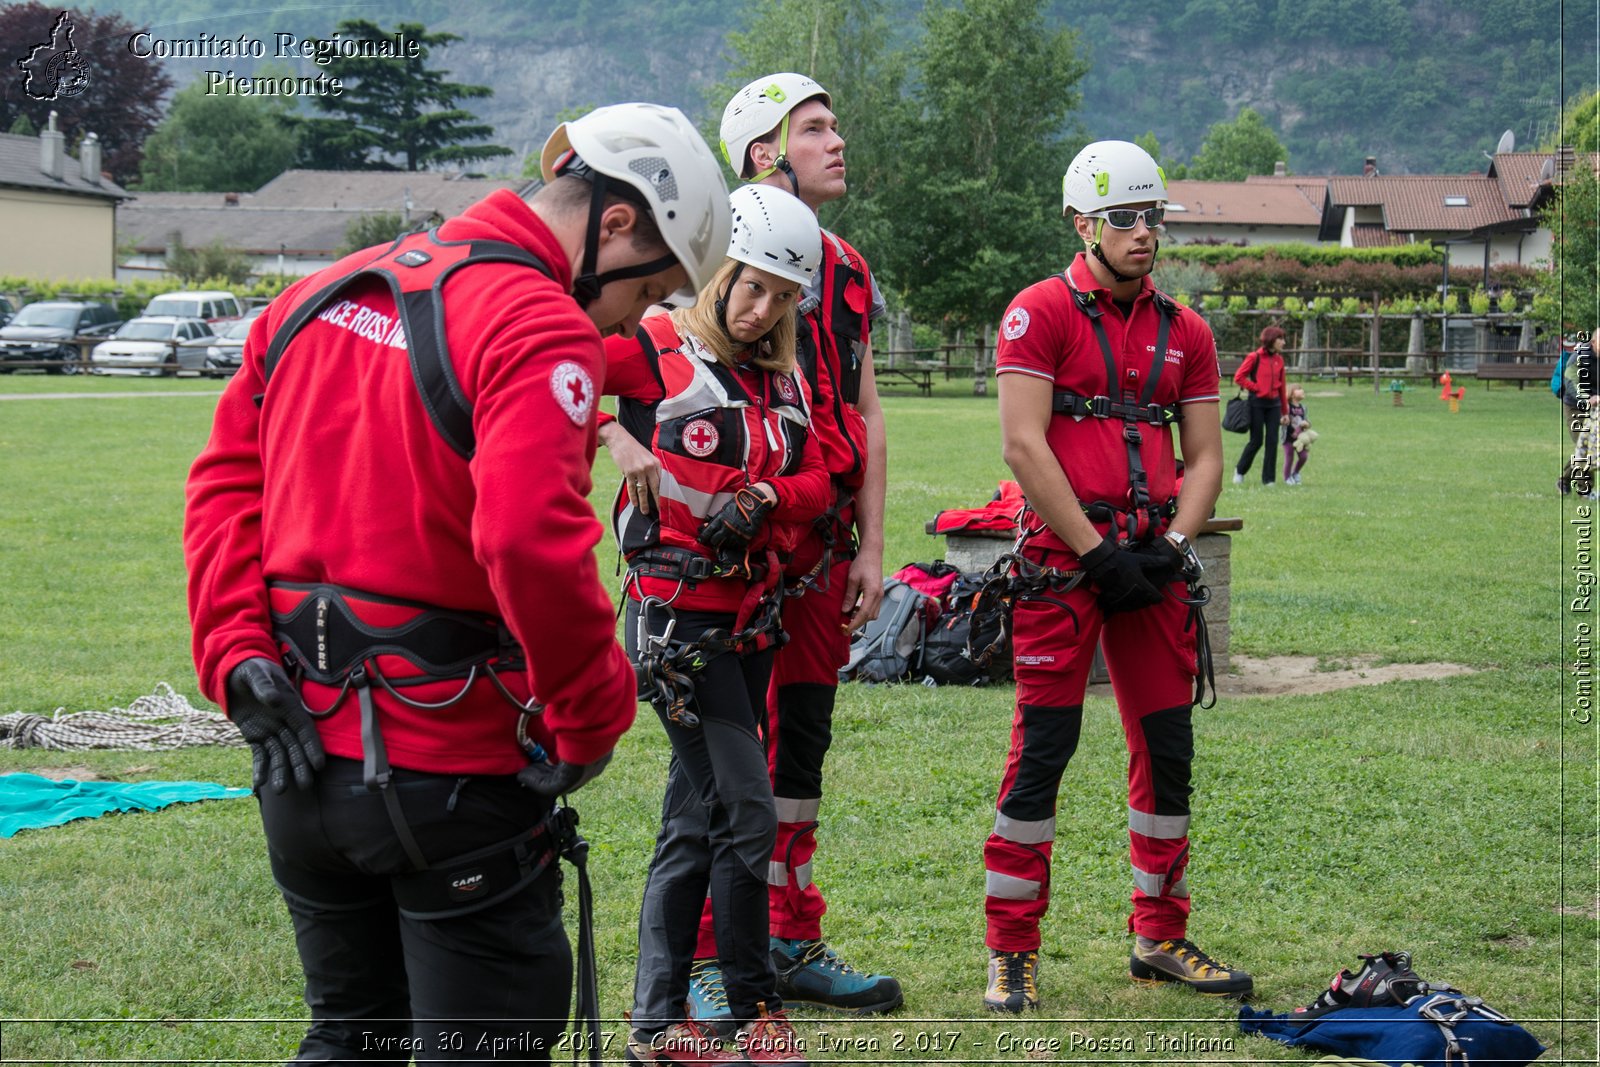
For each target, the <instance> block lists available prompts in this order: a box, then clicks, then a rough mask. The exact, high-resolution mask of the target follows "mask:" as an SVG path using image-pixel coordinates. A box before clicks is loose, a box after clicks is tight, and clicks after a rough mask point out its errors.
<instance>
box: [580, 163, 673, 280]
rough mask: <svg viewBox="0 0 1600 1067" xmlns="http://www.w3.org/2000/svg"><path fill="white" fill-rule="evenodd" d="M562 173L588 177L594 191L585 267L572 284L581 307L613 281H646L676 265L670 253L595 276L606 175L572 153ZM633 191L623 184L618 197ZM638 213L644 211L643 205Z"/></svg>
mask: <svg viewBox="0 0 1600 1067" xmlns="http://www.w3.org/2000/svg"><path fill="white" fill-rule="evenodd" d="M559 173H562V174H576V175H578V176H579V177H583V178H587V179H588V181H589V185H590V188H591V189H592V191H591V192H590V194H589V223H588V226H587V228H586V230H585V232H584V239H583V265H582V267H581V269H580V270H579V273H578V277H577V280H576V281H574V282H573V283H572V296H573V299H575V300H577V302H578V306H579V307H580V308H584V309H585V310H587V309H588V307H589V305H590V304H592V303H594V302H595V301H596V300H598V299H599V298H600V291H601V290H602V289H604V288H605V287H606V286H608V285H610V284H611V283H612V282H620V281H625V280H626V279H628V278H645V277H648V276H649V275H652V274H656V273H658V272H660V271H664V270H666V269H668V268H669V267H672V266H675V265H676V264H677V262H678V257H677V256H675V255H672V254H671V253H670V252H669V253H668V254H667V255H664V256H661V257H660V258H658V259H652V260H650V261H649V262H647V263H635V264H633V265H632V266H628V267H618V268H617V269H616V270H608V271H606V272H605V273H604V274H596V273H595V267H596V265H597V263H598V261H599V258H600V216H601V215H602V214H603V213H604V212H605V203H606V186H607V180H606V176H605V175H604V174H602V173H600V172H599V171H597V170H591V169H590V168H589V167H588V165H587V164H585V163H584V162H583V161H582V160H581V159H579V158H578V156H577V155H576V154H573V156H572V158H571V159H570V160H569V161H568V162H567V163H566V164H565V165H564V166H563V167H562V168H561V170H560V172H559ZM631 188H632V187H631V186H629V185H627V184H622V185H620V186H619V187H618V192H619V195H622V196H624V197H625V198H626V197H627V194H626V193H624V192H622V190H629V189H631ZM639 210H641V211H643V210H645V209H644V208H643V207H642V206H641V207H639Z"/></svg>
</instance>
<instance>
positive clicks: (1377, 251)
mask: <svg viewBox="0 0 1600 1067" xmlns="http://www.w3.org/2000/svg"><path fill="white" fill-rule="evenodd" d="M1161 254H1162V255H1163V256H1169V257H1171V258H1173V259H1181V260H1184V261H1185V262H1188V263H1201V264H1204V265H1206V266H1216V265H1218V264H1221V263H1232V262H1234V261H1235V260H1240V259H1261V258H1263V257H1264V256H1270V255H1276V256H1278V257H1279V258H1281V259H1289V260H1293V261H1295V262H1296V263H1299V264H1301V265H1302V266H1307V267H1310V266H1316V265H1330V264H1336V263H1350V262H1355V263H1387V264H1390V265H1392V266H1396V267H1422V266H1427V265H1429V264H1432V265H1433V266H1435V267H1437V266H1439V265H1440V263H1441V262H1442V261H1443V260H1442V257H1441V254H1440V250H1439V249H1437V248H1434V247H1433V246H1432V245H1425V244H1413V245H1389V246H1387V247H1384V248H1340V247H1338V246H1335V245H1313V244H1304V243H1299V242H1289V243H1285V244H1270V245H1201V244H1192V245H1162V246H1161Z"/></svg>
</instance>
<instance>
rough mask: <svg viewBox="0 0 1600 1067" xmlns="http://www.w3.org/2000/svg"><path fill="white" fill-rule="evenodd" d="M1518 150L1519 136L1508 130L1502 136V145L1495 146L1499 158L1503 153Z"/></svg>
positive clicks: (1495, 152)
mask: <svg viewBox="0 0 1600 1067" xmlns="http://www.w3.org/2000/svg"><path fill="white" fill-rule="evenodd" d="M1516 148H1517V135H1516V134H1515V133H1512V132H1511V131H1510V130H1507V131H1506V132H1505V133H1502V134H1501V135H1500V143H1499V144H1497V145H1495V146H1494V154H1495V155H1497V156H1498V155H1500V154H1501V153H1503V152H1514V151H1516Z"/></svg>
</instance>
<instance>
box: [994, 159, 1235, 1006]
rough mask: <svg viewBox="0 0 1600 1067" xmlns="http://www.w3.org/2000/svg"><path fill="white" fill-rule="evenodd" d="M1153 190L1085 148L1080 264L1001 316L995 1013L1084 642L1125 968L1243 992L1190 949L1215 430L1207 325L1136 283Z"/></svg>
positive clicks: (1137, 171) (1076, 223)
mask: <svg viewBox="0 0 1600 1067" xmlns="http://www.w3.org/2000/svg"><path fill="white" fill-rule="evenodd" d="M1166 198H1167V182H1166V177H1165V176H1164V175H1163V174H1162V173H1161V168H1160V167H1159V166H1157V165H1156V161H1155V160H1153V159H1151V158H1150V154H1149V153H1148V152H1146V151H1145V150H1144V149H1142V148H1140V147H1139V146H1138V145H1135V144H1130V143H1129V142H1127V141H1096V142H1095V143H1093V144H1091V145H1088V146H1087V147H1085V148H1084V149H1083V151H1081V152H1079V153H1078V155H1077V157H1076V158H1075V159H1073V161H1072V163H1071V165H1070V166H1068V168H1067V172H1066V176H1065V177H1064V178H1063V179H1062V206H1063V210H1064V213H1065V214H1067V215H1069V216H1070V218H1071V224H1072V226H1073V228H1074V230H1075V231H1076V232H1077V235H1078V236H1079V237H1080V238H1081V239H1082V240H1083V243H1084V246H1085V251H1084V252H1082V253H1080V254H1079V255H1077V256H1076V257H1074V259H1073V261H1072V262H1071V263H1070V264H1069V265H1068V266H1067V269H1066V270H1065V271H1063V272H1061V273H1059V274H1054V275H1051V276H1050V277H1048V278H1046V279H1044V280H1043V281H1040V282H1037V283H1035V284H1033V285H1031V286H1029V287H1028V288H1026V289H1024V290H1023V291H1022V292H1021V293H1018V294H1017V296H1016V297H1015V298H1014V299H1013V300H1012V301H1011V304H1010V306H1009V307H1008V308H1007V309H1006V313H1005V316H1004V317H1003V318H1002V319H1001V322H1000V340H999V342H998V343H997V344H996V346H995V379H996V381H997V383H998V388H999V390H1000V434H1001V447H1002V450H1003V454H1004V456H1005V460H1006V463H1007V465H1008V466H1009V467H1010V468H1011V471H1012V473H1013V474H1014V475H1015V476H1016V479H1017V483H1018V484H1019V485H1021V486H1022V491H1023V494H1024V495H1025V496H1026V498H1027V506H1026V507H1025V508H1024V509H1023V511H1022V514H1021V517H1020V519H1019V525H1020V526H1021V528H1022V534H1021V536H1020V537H1019V540H1018V544H1019V548H1018V549H1017V553H1018V555H1019V556H1020V557H1021V558H1022V559H1023V560H1025V561H1026V563H1027V564H1028V566H1020V567H1019V570H1018V572H1017V573H1016V575H1015V578H1014V581H1015V583H1016V584H1015V585H1014V586H1013V588H1012V604H1013V612H1012V626H1011V638H1012V662H1013V664H1014V674H1015V676H1016V680H1017V695H1016V708H1015V712H1014V716H1013V719H1012V729H1011V745H1010V747H1009V750H1008V756H1007V760H1006V766H1005V770H1004V772H1003V773H1002V776H1001V784H1000V790H999V795H998V797H997V800H996V803H995V816H994V828H993V830H992V832H991V833H990V835H989V838H988V840H987V841H985V842H984V847H983V863H984V887H985V893H984V917H985V920H986V927H987V930H986V933H985V944H986V946H987V948H988V950H989V967H988V971H989V974H988V986H987V988H986V989H985V991H984V996H983V1002H984V1006H985V1007H987V1008H989V1009H990V1010H992V1011H1000V1012H1021V1011H1024V1010H1027V1009H1030V1008H1037V1007H1038V1006H1039V1002H1040V996H1039V983H1038V971H1039V949H1040V947H1041V944H1042V937H1041V930H1040V925H1041V922H1042V920H1043V919H1044V917H1045V914H1046V912H1047V910H1048V908H1049V905H1050V896H1051V891H1052V881H1051V877H1050V865H1051V855H1052V849H1053V847H1054V845H1055V838H1056V816H1057V795H1058V793H1059V792H1060V788H1061V779H1062V775H1063V774H1064V773H1065V771H1066V769H1067V765H1068V762H1069V761H1070V760H1071V759H1072V756H1073V754H1074V752H1075V751H1076V750H1077V747H1078V739H1079V736H1080V733H1081V729H1082V724H1083V711H1084V708H1083V701H1084V693H1085V689H1086V686H1087V683H1088V677H1089V670H1090V665H1091V663H1092V662H1093V661H1094V657H1095V650H1096V648H1097V647H1098V648H1099V649H1100V651H1101V652H1102V653H1103V655H1104V657H1105V663H1106V667H1107V670H1108V671H1109V673H1110V675H1111V683H1112V688H1113V689H1114V690H1115V692H1116V702H1117V711H1118V712H1119V714H1120V717H1121V719H1122V726H1123V733H1124V736H1125V739H1126V743H1127V749H1128V841H1129V854H1128V859H1129V863H1130V866H1131V868H1132V875H1133V877H1132V882H1133V894H1132V898H1131V901H1132V905H1133V908H1132V914H1131V915H1130V916H1129V918H1128V930H1129V932H1130V933H1132V934H1133V935H1134V944H1133V952H1132V955H1131V956H1130V958H1129V961H1128V971H1129V975H1130V976H1131V977H1132V978H1133V980H1135V981H1137V982H1144V983H1155V982H1174V983H1178V984H1180V985H1184V986H1187V987H1189V988H1191V989H1194V990H1196V991H1198V992H1201V993H1207V994H1214V995H1218V996H1244V995H1245V994H1247V993H1249V992H1250V990H1251V988H1252V986H1253V979H1252V978H1251V976H1250V975H1249V974H1248V973H1246V972H1245V971H1244V970H1242V969H1240V968H1238V967H1230V966H1228V965H1226V964H1223V963H1219V962H1218V961H1217V960H1216V959H1214V958H1212V957H1211V956H1209V955H1207V954H1206V953H1205V952H1203V951H1201V950H1200V949H1199V948H1198V947H1197V946H1196V945H1195V944H1194V942H1193V941H1190V940H1189V938H1188V923H1189V908H1190V900H1189V882H1188V878H1187V876H1186V872H1187V870H1188V863H1189V801H1190V796H1191V795H1192V793H1193V789H1192V785H1191V765H1192V763H1193V761H1194V730H1193V724H1192V713H1193V709H1194V706H1195V704H1197V703H1200V702H1201V701H1202V700H1203V699H1204V697H1205V690H1206V688H1207V686H1206V682H1207V681H1208V680H1209V678H1210V674H1211V669H1210V648H1209V643H1208V640H1207V638H1206V630H1205V626H1204V624H1203V623H1204V616H1203V615H1202V614H1201V612H1200V609H1201V607H1202V605H1203V604H1204V603H1205V597H1206V595H1207V594H1205V592H1204V589H1203V587H1202V586H1201V585H1200V584H1199V583H1200V579H1201V566H1200V561H1199V558H1198V557H1197V556H1196V555H1195V550H1194V548H1193V547H1192V546H1191V544H1190V541H1191V539H1193V538H1196V537H1198V536H1199V534H1200V532H1201V530H1202V528H1203V526H1204V524H1205V522H1206V520H1207V519H1208V518H1209V517H1210V515H1211V513H1212V510H1213V508H1214V505H1215V504H1216V501H1217V496H1218V494H1219V493H1220V492H1221V489H1222V433H1221V427H1220V425H1219V422H1218V418H1217V407H1218V400H1219V394H1218V387H1217V386H1218V368H1217V350H1216V341H1215V339H1214V338H1213V337H1212V335H1211V329H1210V327H1208V326H1207V325H1206V323H1205V321H1204V320H1203V319H1201V318H1200V316H1199V315H1197V314H1195V312H1194V311H1193V310H1191V309H1190V308H1187V307H1184V306H1182V305H1181V304H1179V303H1178V302H1177V301H1175V300H1173V299H1172V298H1171V297H1169V296H1167V295H1166V294H1165V293H1163V292H1161V291H1160V290H1159V289H1157V288H1156V287H1155V284H1154V283H1153V282H1152V281H1151V280H1150V271H1151V268H1152V267H1153V266H1154V265H1155V259H1156V250H1157V248H1158V247H1159V240H1158V236H1159V232H1160V226H1161V220H1162V215H1163V212H1164V211H1165V209H1166ZM1174 425H1176V427H1177V434H1176V436H1177V442H1176V443H1177V444H1179V445H1181V446H1182V447H1181V451H1182V454H1183V462H1184V467H1183V476H1182V478H1181V479H1180V478H1179V477H1178V464H1177V454H1178V451H1179V449H1177V448H1175V442H1174V440H1173V437H1174V433H1173V426H1174ZM1212 689H1213V691H1214V685H1213V686H1212ZM1069 891H1070V887H1069Z"/></svg>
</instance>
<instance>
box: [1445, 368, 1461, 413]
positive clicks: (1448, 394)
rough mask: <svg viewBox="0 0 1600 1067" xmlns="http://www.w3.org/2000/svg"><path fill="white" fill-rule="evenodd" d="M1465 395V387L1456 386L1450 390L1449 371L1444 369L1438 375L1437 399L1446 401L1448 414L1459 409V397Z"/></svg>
mask: <svg viewBox="0 0 1600 1067" xmlns="http://www.w3.org/2000/svg"><path fill="white" fill-rule="evenodd" d="M1466 395H1467V387H1466V386H1464V385H1461V386H1457V387H1456V389H1455V391H1454V392H1452V391H1451V390H1450V372H1449V371H1445V372H1444V373H1443V374H1441V375H1439V399H1440V400H1445V401H1448V402H1449V404H1450V414H1452V415H1454V414H1456V413H1457V412H1459V411H1460V410H1461V398H1462V397H1464V396H1466Z"/></svg>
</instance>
